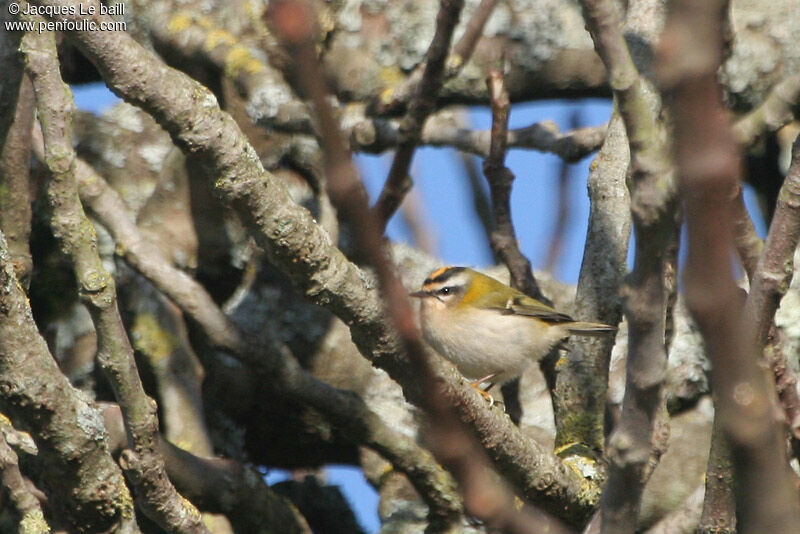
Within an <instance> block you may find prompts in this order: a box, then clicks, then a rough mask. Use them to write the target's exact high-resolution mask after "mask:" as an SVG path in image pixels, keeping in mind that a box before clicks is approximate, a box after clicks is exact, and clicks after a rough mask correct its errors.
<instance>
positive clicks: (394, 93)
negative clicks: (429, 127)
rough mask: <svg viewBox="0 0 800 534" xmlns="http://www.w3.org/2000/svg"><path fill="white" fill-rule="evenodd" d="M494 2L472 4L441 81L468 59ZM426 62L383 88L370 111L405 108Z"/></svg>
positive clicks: (453, 74)
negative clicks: (393, 84) (388, 88)
mask: <svg viewBox="0 0 800 534" xmlns="http://www.w3.org/2000/svg"><path fill="white" fill-rule="evenodd" d="M497 2H498V0H481V3H480V4H479V5H478V7H476V8H475V11H474V12H473V13H472V16H471V17H470V19H469V21H467V24H466V27H465V29H464V33H463V34H462V35H461V39H459V40H458V42H457V43H456V44H455V45H453V50H452V52H451V53H450V55H449V56H448V58H447V61H446V63H445V65H444V69H445V70H444V81H447V80H449V79H451V78H454V77H456V76H458V73H459V72H461V69H462V68H463V67H464V65H466V63H467V62H468V61H469V58H470V56H472V52H473V51H474V50H475V45H477V44H478V40H479V39H480V38H481V36H482V35H483V27H484V26H485V25H486V21H487V20H489V16H490V15H491V14H492V11H494V8H495V6H496V5H497ZM426 66H427V60H426V62H423V63H421V64H419V65H418V66H417V68H415V69H414V71H413V72H412V73H411V74H409V75H408V77H407V78H406V80H405V81H404V82H403V83H402V84H400V85H399V86H398V87H395V88H393V89H392V90H391V91H385V92H383V93H382V94H381V95H380V97H379V98H378V99H377V100H375V101H374V102H373V103H372V104H371V105H370V106H369V107H370V108H371V111H374V113H376V114H377V115H390V114H400V113H402V112H404V111H406V110H407V107H408V103H409V101H410V100H411V99H412V98H414V96H415V94H416V92H417V90H418V88H419V85H420V84H421V83H422V79H423V77H424V73H425V68H426Z"/></svg>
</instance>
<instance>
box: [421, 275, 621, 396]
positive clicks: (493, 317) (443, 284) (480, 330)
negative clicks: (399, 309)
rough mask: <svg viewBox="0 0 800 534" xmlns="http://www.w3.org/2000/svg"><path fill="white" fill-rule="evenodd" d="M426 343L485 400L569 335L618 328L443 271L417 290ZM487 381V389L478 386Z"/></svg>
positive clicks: (482, 279)
mask: <svg viewBox="0 0 800 534" xmlns="http://www.w3.org/2000/svg"><path fill="white" fill-rule="evenodd" d="M410 296H412V297H415V298H419V299H420V301H421V302H420V323H421V327H422V336H423V338H424V339H425V341H426V342H427V343H428V344H429V345H430V346H431V347H433V348H434V349H435V350H436V351H437V352H438V353H439V354H441V355H442V356H443V357H444V358H446V359H447V360H450V361H451V362H452V363H454V364H455V366H456V367H457V368H458V370H459V371H460V372H461V374H462V375H464V377H466V378H467V379H470V380H472V382H471V385H472V386H473V387H474V388H475V389H477V390H478V391H479V392H480V393H481V394H482V395H484V397H487V399H488V400H490V401H492V402H493V400H491V396H490V395H489V394H488V393H487V392H488V390H489V389H490V388H491V387H492V386H494V385H502V384H504V383H505V382H508V381H509V380H511V379H513V378H516V377H518V376H519V375H521V374H522V372H523V371H524V370H525V369H526V368H527V367H528V366H529V365H530V364H532V363H533V362H536V361H539V360H540V359H542V358H544V357H545V356H546V355H547V354H548V353H549V352H550V351H551V350H552V349H553V348H554V347H555V346H557V345H558V344H559V343H561V342H562V341H564V340H565V339H567V338H568V337H569V336H570V335H581V336H606V335H611V334H613V333H614V332H616V331H617V328H616V327H615V326H610V325H607V324H602V323H593V322H584V321H576V320H574V319H573V318H572V317H570V316H569V315H567V314H565V313H561V312H559V311H556V310H555V309H554V308H552V307H551V306H548V305H547V304H544V303H542V302H540V301H538V300H536V299H534V298H533V297H529V296H528V295H525V294H524V293H522V292H521V291H518V290H516V289H514V288H512V287H510V286H507V285H506V284H504V283H502V282H500V281H498V280H496V279H494V278H492V277H490V276H487V275H485V274H482V273H479V272H478V271H475V270H473V269H470V268H469V267H455V266H448V267H441V268H439V269H436V270H435V271H433V272H432V273H431V274H430V275H428V277H427V278H426V279H425V281H424V282H423V284H422V288H421V289H420V290H419V291H415V292H413V293H410ZM485 382H489V385H488V386H487V387H486V388H485V389H484V390H481V389H480V387H479V386H480V384H482V383H485Z"/></svg>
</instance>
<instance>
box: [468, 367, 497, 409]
mask: <svg viewBox="0 0 800 534" xmlns="http://www.w3.org/2000/svg"><path fill="white" fill-rule="evenodd" d="M495 376H497V373H492V374H490V375H486V376H484V377H483V378H479V379H478V380H474V381H472V382H470V383H469V385H470V386H472V387H473V388H475V391H477V392H478V393H480V395H481V397H483V398H484V399H486V402H488V403H489V408H491V407H492V406H494V403H495V400H494V397H492V396H491V395H490V394H489V390H490V389H492V386H494V383H492V382H490V380H491V379H492V378H494V377H495ZM484 382H489V385H488V386H487V387H486V389H481V384H483V383H484Z"/></svg>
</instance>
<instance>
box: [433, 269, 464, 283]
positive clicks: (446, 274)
mask: <svg viewBox="0 0 800 534" xmlns="http://www.w3.org/2000/svg"><path fill="white" fill-rule="evenodd" d="M463 270H464V267H443V268H442V269H439V270H437V271H435V272H434V273H433V274H432V275H431V276H429V277H428V279H427V280H425V284H433V283H435V284H441V283H442V282H446V281H447V280H449V279H450V278H451V277H452V276H453V275H455V274H458V273H460V272H462V271H463Z"/></svg>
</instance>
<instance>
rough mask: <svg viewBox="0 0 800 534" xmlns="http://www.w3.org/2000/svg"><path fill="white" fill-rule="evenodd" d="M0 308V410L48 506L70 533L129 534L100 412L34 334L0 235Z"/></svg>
mask: <svg viewBox="0 0 800 534" xmlns="http://www.w3.org/2000/svg"><path fill="white" fill-rule="evenodd" d="M0 307H2V309H3V310H4V311H3V313H0V385H2V387H0V404H2V409H3V412H4V413H6V414H8V415H9V416H10V417H11V419H12V421H14V422H15V424H16V425H18V426H19V428H22V429H27V430H30V431H31V433H32V436H33V437H34V439H35V441H36V445H37V447H38V449H39V454H38V456H39V458H41V461H42V464H43V466H44V468H45V472H44V477H43V480H45V481H46V483H47V492H48V495H49V496H50V499H51V503H52V505H53V506H54V508H55V509H56V510H57V511H58V512H59V513H60V514H61V517H62V520H63V521H64V522H65V523H67V524H69V525H73V526H74V527H75V528H76V529H78V528H89V529H92V530H97V531H107V530H110V529H121V530H123V531H124V529H130V530H131V531H136V530H137V528H136V526H135V522H133V521H131V518H132V517H133V513H134V512H133V500H132V498H131V496H130V493H129V492H128V488H127V487H126V486H125V480H124V479H123V476H122V471H121V470H120V468H119V466H118V465H117V464H116V463H115V462H114V460H113V459H112V458H111V455H110V454H109V452H108V442H107V440H106V436H105V434H104V432H105V431H104V428H103V421H102V418H101V416H100V412H99V410H97V407H96V406H94V405H93V404H90V403H89V402H87V400H86V398H85V396H83V395H81V394H80V393H78V392H77V391H76V390H75V389H73V388H72V386H70V384H69V382H68V381H67V379H66V377H64V375H63V374H62V373H61V371H60V370H59V369H58V366H57V365H56V362H55V359H54V358H53V356H52V355H51V354H50V352H49V351H48V349H47V344H46V343H45V340H44V339H43V338H42V337H41V336H40V335H39V332H38V329H37V327H36V323H35V322H34V321H33V315H32V314H31V309H30V306H29V305H28V300H27V296H26V295H25V293H24V292H23V290H22V286H20V285H19V283H18V282H17V279H16V275H15V274H14V269H13V267H12V265H11V260H10V255H9V252H8V245H7V244H6V240H5V237H4V236H3V235H2V232H0ZM78 419H80V424H79V422H78ZM84 466H91V469H84Z"/></svg>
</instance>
